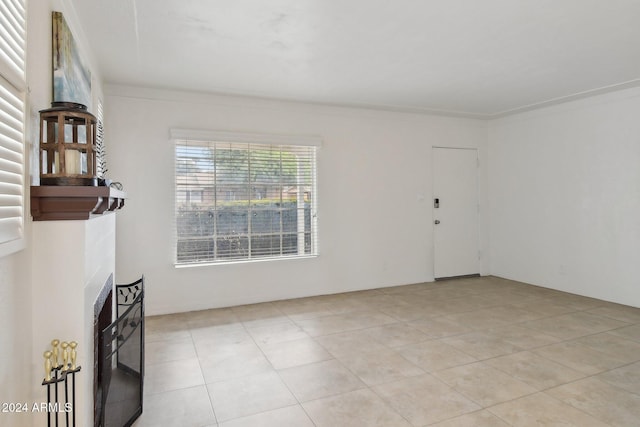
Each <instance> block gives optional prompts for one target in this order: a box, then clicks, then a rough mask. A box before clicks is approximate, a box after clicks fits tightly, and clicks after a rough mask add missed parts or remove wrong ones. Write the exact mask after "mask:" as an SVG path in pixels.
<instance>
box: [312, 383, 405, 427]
mask: <svg viewBox="0 0 640 427" xmlns="http://www.w3.org/2000/svg"><path fill="white" fill-rule="evenodd" d="M302 406H303V408H304V409H305V411H306V412H307V414H309V417H310V418H311V420H312V421H313V422H314V424H315V425H316V427H337V426H344V427H347V426H348V427H410V426H411V424H409V422H407V421H406V420H405V419H404V418H403V417H402V416H400V414H398V413H397V412H396V411H394V410H393V409H392V408H390V407H389V406H387V405H386V404H385V403H384V402H383V401H382V399H381V398H380V397H379V396H377V395H376V394H375V393H373V392H372V391H371V390H358V391H352V392H350V393H346V394H341V395H338V396H332V397H326V398H324V399H318V400H312V401H310V402H306V403H303V404H302Z"/></svg>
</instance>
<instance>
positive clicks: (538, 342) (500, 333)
mask: <svg viewBox="0 0 640 427" xmlns="http://www.w3.org/2000/svg"><path fill="white" fill-rule="evenodd" d="M488 333H489V334H491V335H494V336H496V337H500V338H502V339H504V340H505V341H508V342H510V343H511V344H513V345H515V346H517V347H520V348H523V349H527V350H528V349H531V348H536V347H543V346H545V345H549V344H554V343H557V342H558V341H560V338H558V337H553V336H551V335H547V334H544V333H542V332H538V331H535V330H533V329H527V328H524V327H522V326H518V325H509V326H502V327H499V328H495V329H490V330H489V331H488Z"/></svg>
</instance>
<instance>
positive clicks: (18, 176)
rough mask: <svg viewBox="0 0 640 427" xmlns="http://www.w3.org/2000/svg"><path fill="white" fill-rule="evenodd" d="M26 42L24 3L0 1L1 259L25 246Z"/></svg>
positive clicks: (22, 0)
mask: <svg viewBox="0 0 640 427" xmlns="http://www.w3.org/2000/svg"><path fill="white" fill-rule="evenodd" d="M25 40H26V31H25V7H24V0H0V256H2V255H6V254H8V253H11V252H15V251H16V250H19V249H21V247H22V244H23V243H22V235H23V226H24V208H23V206H24V92H25V86H26V83H25Z"/></svg>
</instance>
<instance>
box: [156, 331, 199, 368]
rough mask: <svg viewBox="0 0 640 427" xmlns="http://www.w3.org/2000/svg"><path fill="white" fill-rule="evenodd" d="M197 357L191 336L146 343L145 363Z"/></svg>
mask: <svg viewBox="0 0 640 427" xmlns="http://www.w3.org/2000/svg"><path fill="white" fill-rule="evenodd" d="M194 357H197V355H196V349H195V347H194V345H193V340H192V339H191V336H189V337H186V338H177V339H170V340H163V341H151V342H147V343H145V349H144V358H145V363H147V364H154V363H162V362H170V361H172V360H183V359H192V358H194Z"/></svg>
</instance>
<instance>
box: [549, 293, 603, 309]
mask: <svg viewBox="0 0 640 427" xmlns="http://www.w3.org/2000/svg"><path fill="white" fill-rule="evenodd" d="M549 301H550V302H552V303H554V304H560V305H564V306H566V307H569V308H572V309H574V310H578V311H580V310H589V309H592V308H596V307H599V306H601V305H604V304H607V303H606V302H605V301H601V300H597V299H595V298H589V297H583V296H581V295H575V294H569V293H566V292H560V291H558V292H557V293H556V294H555V295H554V296H552V297H551V298H549Z"/></svg>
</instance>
